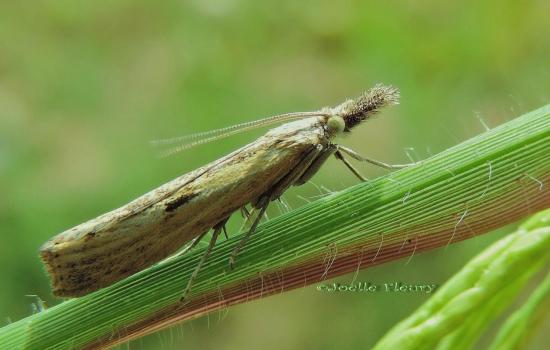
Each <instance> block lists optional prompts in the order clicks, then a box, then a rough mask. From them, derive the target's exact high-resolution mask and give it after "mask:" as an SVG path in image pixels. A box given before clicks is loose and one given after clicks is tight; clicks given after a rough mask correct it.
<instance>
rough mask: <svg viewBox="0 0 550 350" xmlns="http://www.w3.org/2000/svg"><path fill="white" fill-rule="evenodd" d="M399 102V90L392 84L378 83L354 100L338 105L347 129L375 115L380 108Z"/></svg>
mask: <svg viewBox="0 0 550 350" xmlns="http://www.w3.org/2000/svg"><path fill="white" fill-rule="evenodd" d="M398 103H399V90H397V89H396V88H395V87H393V86H390V85H381V84H379V85H376V86H375V87H373V88H372V89H370V90H368V91H367V92H365V93H363V94H362V95H361V96H359V97H358V98H356V99H354V100H348V101H346V102H344V103H343V104H341V105H340V106H338V107H336V108H337V109H338V108H339V109H340V110H341V113H340V114H341V116H342V118H343V120H344V122H345V124H346V127H345V131H350V129H351V128H353V127H355V126H357V125H359V124H360V123H361V122H363V121H365V120H366V119H368V118H370V117H371V116H373V115H375V114H376V113H377V112H378V111H379V110H380V109H382V108H384V107H386V106H390V105H395V104H398Z"/></svg>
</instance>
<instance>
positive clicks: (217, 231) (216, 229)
mask: <svg viewBox="0 0 550 350" xmlns="http://www.w3.org/2000/svg"><path fill="white" fill-rule="evenodd" d="M227 220H229V217H227V218H226V219H224V220H223V221H221V222H220V223H218V224H217V225H216V226H214V232H213V233H212V238H211V239H210V243H209V244H208V248H206V251H205V252H204V253H203V254H202V257H201V259H200V260H199V263H198V264H197V267H195V270H194V271H193V274H192V275H191V277H190V278H189V282H187V286H186V287H185V290H184V291H183V294H182V296H181V298H180V302H183V301H184V300H185V297H186V296H187V294H188V293H189V291H190V290H191V287H192V286H193V282H195V279H196V278H197V275H198V274H199V271H200V270H201V268H202V265H204V263H205V262H206V259H207V258H208V256H209V255H210V252H211V251H212V248H213V247H214V244H216V240H217V239H218V236H219V235H220V233H221V232H222V230H223V227H224V226H225V223H226V222H227Z"/></svg>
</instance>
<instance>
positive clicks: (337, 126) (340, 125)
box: [327, 115, 346, 136]
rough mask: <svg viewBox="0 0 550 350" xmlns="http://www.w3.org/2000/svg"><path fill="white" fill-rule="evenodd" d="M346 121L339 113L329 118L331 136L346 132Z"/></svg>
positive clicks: (328, 125) (328, 128) (328, 124)
mask: <svg viewBox="0 0 550 350" xmlns="http://www.w3.org/2000/svg"><path fill="white" fill-rule="evenodd" d="M345 128H346V122H345V121H344V118H342V117H341V116H339V115H333V116H331V117H329V118H328V120H327V131H328V133H329V134H330V135H331V136H336V135H338V134H341V133H342V132H344V129H345Z"/></svg>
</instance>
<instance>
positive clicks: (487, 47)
mask: <svg viewBox="0 0 550 350" xmlns="http://www.w3.org/2000/svg"><path fill="white" fill-rule="evenodd" d="M549 13H550V2H548V1H543V0H539V1H521V2H519V1H510V0H506V1H502V0H501V1H496V0H492V1H455V2H441V1H423V2H420V3H419V2H418V1H385V2H381V1H380V2H375V1H368V2H365V1H338V2H336V1H333V2H313V1H287V0H285V1H277V2H269V3H268V2H260V1H244V0H225V1H224V0H193V1H162V2H154V3H153V2H149V1H135V0H133V1H115V2H77V3H75V2H73V1H35V2H11V1H10V2H7V1H5V2H2V4H1V5H0V276H1V278H2V287H1V288H0V320H1V322H2V324H5V322H9V320H11V321H15V320H19V319H21V318H23V317H25V316H27V315H29V314H30V313H31V303H32V302H33V300H32V299H31V298H29V297H26V295H27V294H38V295H39V296H40V297H41V298H42V299H44V300H46V301H47V303H48V305H54V304H56V303H57V302H59V300H55V299H54V298H53V297H52V296H51V294H50V289H49V285H48V283H49V282H48V279H47V277H46V275H45V273H44V271H43V268H42V265H41V263H40V261H39V259H38V255H37V251H38V248H39V246H40V245H41V244H42V243H43V242H44V241H46V240H47V239H48V238H49V237H51V236H53V235H54V234H56V233H59V232H61V231H63V230H65V229H67V228H70V227H72V226H74V225H77V224H79V223H81V222H84V221H86V220H88V219H91V218H93V217H95V216H97V215H99V214H102V213H104V212H106V211H108V210H111V209H114V208H116V207H118V206H120V205H123V204H125V203H126V202H128V201H129V200H131V199H134V198H135V197H137V196H139V195H141V194H143V193H145V192H146V191H148V190H150V189H152V188H154V187H156V186H158V185H160V184H162V183H164V182H166V181H168V180H170V179H172V178H174V177H176V176H178V175H180V174H182V173H185V172H187V171H190V170H192V169H194V168H196V167H198V166H200V165H203V164H205V163H207V162H209V161H212V160H214V159H216V158H217V157H219V156H222V155H224V154H226V153H228V152H229V151H231V150H233V149H235V148H236V147H238V146H239V145H243V144H244V143H246V142H249V141H251V140H253V139H254V138H255V137H257V136H258V135H260V134H262V133H263V132H265V130H258V131H255V132H251V133H247V134H245V135H240V136H237V137H233V138H230V139H227V140H223V141H220V142H217V143H214V144H209V145H206V146H202V147H199V148H196V149H193V150H190V151H186V152H183V153H180V154H178V155H175V156H173V157H170V158H165V159H159V158H158V157H157V153H158V150H157V149H153V148H152V147H150V146H149V144H148V141H149V140H152V139H159V138H167V137H173V136H179V135H183V134H187V133H191V132H196V131H202V130H208V129H212V128H219V127H223V126H227V125H231V124H234V123H237V122H243V121H249V120H253V119H257V118H259V117H263V116H267V115H270V114H276V113H282V112H288V111H296V110H311V109H318V108H320V107H323V106H326V105H334V104H338V103H340V102H342V101H343V100H344V99H345V98H347V97H352V96H355V95H357V94H358V93H360V92H361V91H363V90H365V89H367V88H369V87H371V86H372V85H374V84H375V83H378V82H382V83H386V84H393V85H395V86H397V87H399V88H400V89H401V92H402V99H401V105H399V106H397V107H393V108H391V109H388V110H387V111H385V112H384V113H383V117H380V118H377V119H375V120H373V121H372V122H370V123H369V124H368V125H365V126H362V127H360V128H358V129H357V131H355V133H354V134H353V135H350V136H349V137H347V139H346V140H343V141H342V142H341V143H343V144H345V145H347V146H349V147H352V148H354V149H356V150H358V151H359V152H360V153H363V154H366V155H369V156H371V157H374V158H378V159H381V160H384V161H387V162H390V163H391V162H393V163H400V162H406V161H407V159H408V157H407V155H406V149H408V148H410V147H412V148H414V151H410V150H409V153H410V154H411V155H413V156H414V157H415V158H426V157H429V156H430V155H431V154H434V153H437V152H439V151H441V150H444V149H445V148H447V147H449V146H452V145H454V144H456V143H458V142H460V141H462V140H465V139H467V138H469V137H472V136H474V135H476V134H478V133H480V132H482V131H483V130H484V125H483V124H486V125H487V126H489V127H494V126H496V125H498V124H501V123H503V122H505V121H507V120H509V119H511V118H513V117H515V116H518V115H520V114H522V113H524V112H527V111H529V110H531V109H534V108H536V107H539V106H541V105H543V104H546V103H548V102H549V101H550V93H549V92H550V70H549V62H550V60H549V59H550V37H549V36H548V34H549V32H550V30H549V29H550V25H549V22H548V14H549ZM358 167H360V168H361V171H362V172H363V173H364V174H366V175H367V176H369V177H375V176H377V175H379V174H381V173H383V171H381V170H379V169H375V168H372V167H368V166H365V165H362V164H361V165H358ZM313 183H314V184H306V185H304V186H302V188H298V189H291V190H290V191H288V192H287V193H286V194H285V196H284V199H285V201H286V202H288V203H289V205H290V206H291V207H298V206H300V205H303V203H305V202H304V200H303V199H301V196H303V197H306V198H310V197H315V196H318V195H319V194H320V192H322V190H320V189H319V188H318V186H321V185H322V186H324V187H326V188H327V189H330V190H339V189H343V188H345V187H347V186H350V185H352V184H355V183H356V180H355V178H354V177H353V176H352V175H351V174H349V172H348V171H347V170H346V169H345V168H344V167H343V166H342V165H341V164H339V163H338V162H336V161H329V162H328V163H327V164H326V166H325V167H324V168H323V169H322V170H321V171H320V173H319V174H318V175H316V176H315V178H314V179H313ZM315 185H317V187H316V186H315ZM278 213H279V210H278V208H277V206H273V207H272V208H271V211H270V215H271V216H273V215H278ZM239 225H240V219H239V218H234V219H233V220H232V221H231V225H230V230H232V231H235V230H237V228H238V227H239ZM506 231H507V230H502V231H501V232H499V233H493V234H488V235H485V236H482V237H477V238H475V239H472V240H469V241H468V242H464V243H459V244H456V245H452V246H450V247H449V248H448V249H440V250H437V251H433V252H429V253H425V254H418V255H415V256H414V257H412V259H410V261H409V262H408V263H407V259H404V260H401V261H397V262H395V263H392V264H387V265H384V266H380V267H377V268H373V269H370V270H365V271H362V272H361V273H360V274H359V276H358V277H357V280H358V281H372V282H374V283H385V282H392V281H404V282H411V283H423V282H429V283H436V284H442V283H443V282H444V281H445V280H446V279H447V278H448V277H449V276H451V275H452V274H453V273H454V272H456V271H457V270H458V269H459V268H460V266H462V265H463V264H464V263H465V262H466V261H468V259H469V258H471V257H472V256H473V255H474V254H475V253H476V252H478V251H479V250H481V249H482V248H483V247H485V246H487V245H488V244H490V242H492V241H494V240H496V239H498V238H499V237H500V236H502V235H503V234H504V233H505V232H506ZM351 279H352V276H342V277H340V278H338V279H336V281H338V282H342V283H347V282H349V281H351ZM426 298H427V296H426V295H393V294H385V293H378V294H368V295H364V294H360V295H351V294H344V295H342V294H340V295H330V294H327V293H320V292H318V291H317V290H316V288H315V286H310V287H307V288H303V289H300V290H295V291H292V292H289V293H285V294H284V295H278V296H273V297H270V298H266V299H263V300H260V301H255V302H251V303H248V304H245V305H240V306H237V307H233V308H231V309H230V310H228V311H226V312H223V313H216V314H212V315H210V316H209V317H204V318H202V319H199V320H195V321H192V322H189V323H186V324H184V325H181V326H177V327H174V328H173V329H172V330H167V331H164V332H161V333H158V334H155V335H152V336H149V337H146V338H143V339H141V340H138V341H135V342H132V343H131V344H130V347H131V348H136V347H137V348H139V349H156V348H162V349H175V348H180V347H182V346H185V347H186V348H199V347H200V348H203V349H257V348H262V349H263V350H269V349H281V348H288V349H296V348H340V349H355V348H359V347H361V348H365V347H368V346H370V345H372V344H373V343H375V342H376V340H377V339H379V338H380V337H381V335H383V334H384V333H385V332H386V331H387V330H388V329H389V328H390V327H391V326H392V325H394V324H395V323H396V322H398V321H399V320H401V319H402V318H404V317H405V316H407V315H408V314H409V313H410V312H411V311H412V310H414V309H415V308H416V307H417V306H418V305H419V304H420V303H422V302H423V301H424V300H426Z"/></svg>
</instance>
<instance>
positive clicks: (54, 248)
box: [40, 85, 408, 297]
mask: <svg viewBox="0 0 550 350" xmlns="http://www.w3.org/2000/svg"><path fill="white" fill-rule="evenodd" d="M398 98H399V92H398V90H397V89H395V88H394V87H391V86H384V85H376V86H375V87H373V88H371V89H370V90H368V91H367V92H365V93H363V94H362V95H361V96H359V97H357V98H355V99H349V100H347V101H345V102H343V103H342V104H340V105H338V106H336V107H333V108H329V107H325V108H323V109H320V110H318V111H313V112H295V113H287V114H281V115H276V116H272V117H268V118H265V119H260V120H256V121H252V122H247V123H243V124H238V125H234V126H230V127H227V128H222V129H218V130H212V131H207V132H203V133H198V134H194V135H190V136H187V137H184V138H180V139H172V140H168V142H174V141H175V142H182V141H187V143H185V144H182V145H180V146H177V147H175V148H173V149H171V150H170V151H169V153H173V152H177V151H180V150H182V149H186V148H190V147H194V146H197V145H200V144H203V143H206V142H210V141H213V140H217V139H219V138H222V137H227V136H230V135H233V134H236V133H239V132H242V131H245V130H249V129H253V128H257V127H260V126H266V125H271V124H274V123H282V122H285V123H284V124H283V125H281V126H279V127H276V128H274V129H271V130H269V131H268V132H267V133H266V134H265V135H263V136H261V137H260V138H258V139H257V140H255V141H253V142H252V143H249V144H247V145H246V146H244V147H242V148H240V149H237V150H236V151H234V152H232V153H230V154H228V155H226V156H224V157H222V158H220V159H218V160H215V161H213V162H211V163H209V164H207V165H205V166H203V167H201V168H199V169H196V170H194V171H191V172H189V173H187V174H185V175H182V176H180V177H178V178H176V179H174V180H172V181H170V182H168V183H166V184H164V185H162V186H160V187H158V188H156V189H154V190H152V191H150V192H148V193H146V194H144V195H143V196H141V197H139V198H137V199H135V200H133V201H132V202H130V203H128V204H126V205H124V206H122V207H120V208H118V209H115V210H113V211H110V212H108V213H105V214H103V215H101V216H99V217H97V218H95V219H92V220H90V221H87V222H85V223H83V224H80V225H78V226H75V227H73V228H71V229H69V230H66V231H64V232H62V233H60V234H58V235H57V236H54V237H53V238H51V239H50V240H49V241H47V242H46V243H45V244H44V245H43V246H42V247H41V248H40V257H41V259H42V261H43V262H44V264H45V267H46V270H47V272H48V273H49V275H50V277H51V283H52V289H53V293H54V294H55V295H56V296H61V297H76V296H82V295H85V294H88V293H90V292H93V291H95V290H98V289H100V288H103V287H106V286H109V285H111V284H113V283H115V282H117V281H119V280H121V279H123V278H125V277H127V276H130V275H132V274H134V273H136V272H138V271H140V270H143V269H145V268H147V267H149V266H151V265H153V264H154V263H157V262H159V261H161V260H163V259H165V258H166V257H168V256H171V255H173V254H175V253H176V252H177V251H178V250H179V249H181V248H182V247H183V246H184V245H186V244H187V249H191V248H193V247H194V246H195V245H196V244H197V243H198V242H199V241H200V240H201V239H202V238H203V237H204V236H205V235H206V234H207V233H208V232H209V231H210V230H211V229H212V230H213V233H212V238H211V240H210V243H209V244H208V247H207V248H206V250H205V252H204V253H203V255H202V257H201V259H200V261H199V263H198V265H197V266H196V268H195V270H194V272H193V274H192V276H191V277H190V279H189V281H188V283H187V286H186V288H185V290H184V292H183V295H184V296H185V295H187V293H188V292H189V290H190V289H191V286H192V284H193V281H194V279H195V278H196V276H197V274H198V272H199V271H200V269H201V267H202V266H203V264H204V263H205V261H206V259H207V257H208V256H209V254H210V252H211V250H212V247H213V246H214V244H215V242H216V240H217V238H218V236H219V235H220V233H221V232H222V231H224V230H225V223H226V222H227V220H228V219H229V217H230V216H231V214H232V213H234V212H236V211H238V210H243V211H244V212H245V213H247V214H249V215H250V216H254V218H253V219H251V226H250V229H249V230H248V231H247V232H246V233H245V234H244V235H243V237H242V239H241V240H240V242H238V243H237V244H236V246H235V248H234V250H233V253H232V254H231V256H230V257H229V260H230V265H231V266H233V264H234V263H235V257H236V256H237V254H238V253H239V251H240V250H241V249H242V248H243V247H244V245H245V243H246V242H247V240H248V239H249V238H250V236H251V235H252V234H253V233H254V231H255V230H256V227H257V225H258V223H259V222H260V219H261V218H262V216H263V215H264V213H265V212H266V209H267V207H268V205H269V203H270V202H271V201H273V200H277V199H279V198H280V197H281V195H282V194H283V193H284V192H285V191H286V190H287V189H288V188H289V187H290V186H299V185H302V184H304V183H305V182H307V181H308V180H309V179H311V177H312V176H313V175H314V174H315V173H316V172H317V171H318V170H319V168H320V167H321V166H322V165H323V163H324V162H325V161H326V160H327V159H328V158H329V157H330V156H332V155H334V156H335V157H336V158H337V159H338V160H340V161H342V162H343V163H344V165H345V166H346V167H347V168H349V169H350V170H351V171H352V172H353V174H355V175H356V176H357V177H358V178H359V179H360V180H365V179H364V178H363V177H362V176H361V174H360V173H359V172H358V171H357V170H356V169H355V167H354V166H353V165H352V164H351V163H350V162H349V161H348V159H347V158H345V155H346V156H349V157H351V158H354V159H355V160H358V161H363V162H369V163H372V164H374V165H378V166H382V167H384V168H388V169H395V168H402V167H405V166H408V164H405V165H389V164H386V163H383V162H379V161H376V160H373V159H370V158H366V157H363V156H361V155H359V154H358V153H356V152H354V151H353V150H351V149H349V148H346V147H343V146H341V145H338V144H336V143H334V142H333V141H334V139H335V137H337V136H338V135H341V134H344V133H349V132H350V131H351V130H352V129H353V128H354V127H356V126H357V125H359V124H361V123H362V122H364V121H366V120H367V119H369V118H371V117H372V116H374V115H375V114H376V113H377V112H378V111H379V110H380V109H381V108H383V107H385V106H388V105H392V104H397V103H398ZM247 205H248V206H251V208H252V210H251V211H250V212H249V211H248V209H247ZM254 214H255V215H254Z"/></svg>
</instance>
